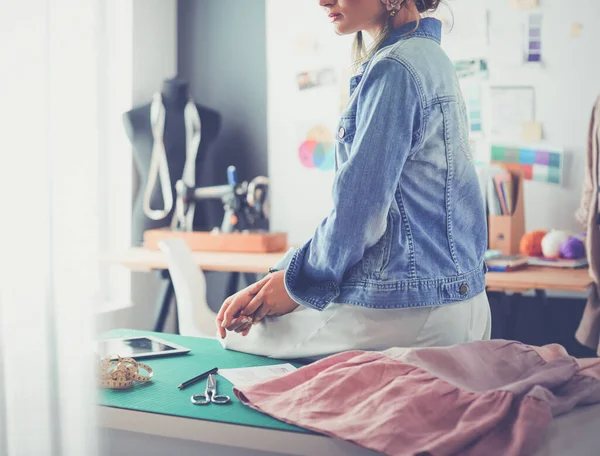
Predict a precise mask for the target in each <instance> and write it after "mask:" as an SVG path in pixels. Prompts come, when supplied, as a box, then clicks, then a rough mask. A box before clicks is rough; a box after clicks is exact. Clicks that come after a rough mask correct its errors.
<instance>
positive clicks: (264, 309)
mask: <svg viewBox="0 0 600 456" xmlns="http://www.w3.org/2000/svg"><path fill="white" fill-rule="evenodd" d="M270 312H271V306H269V305H268V304H266V303H263V305H262V306H260V307H259V308H258V310H257V311H256V312H255V313H254V324H258V323H259V322H260V321H261V320H262V319H263V318H265V317H266V316H267V315H269V313H270Z"/></svg>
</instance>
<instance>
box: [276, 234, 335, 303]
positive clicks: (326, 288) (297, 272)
mask: <svg viewBox="0 0 600 456" xmlns="http://www.w3.org/2000/svg"><path fill="white" fill-rule="evenodd" d="M309 245H310V243H308V244H306V245H304V246H303V247H302V248H300V249H298V250H296V252H295V253H294V255H293V257H292V259H291V261H290V263H289V265H288V267H287V269H286V272H285V280H284V284H285V289H286V291H287V292H288V294H289V295H290V298H292V299H293V300H294V301H295V302H296V303H297V304H299V305H301V306H304V307H308V308H310V309H315V310H323V309H325V307H327V306H328V305H329V304H330V303H331V301H333V300H334V299H335V298H336V297H337V296H339V295H340V288H339V286H338V285H337V284H336V283H335V282H331V281H330V282H321V283H315V282H314V281H312V280H310V279H309V278H308V277H306V275H305V274H303V273H302V272H303V271H302V269H303V268H302V266H303V263H304V258H305V256H306V253H307V252H308V248H309Z"/></svg>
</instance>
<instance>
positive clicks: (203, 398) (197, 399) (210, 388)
mask: <svg viewBox="0 0 600 456" xmlns="http://www.w3.org/2000/svg"><path fill="white" fill-rule="evenodd" d="M190 401H192V404H196V405H208V404H210V403H211V402H212V403H213V404H218V405H224V404H228V403H229V402H230V401H231V398H230V397H229V396H224V395H219V394H217V377H216V376H215V374H210V375H209V376H208V380H207V381H206V390H205V391H204V394H196V395H194V396H192V397H191V398H190Z"/></svg>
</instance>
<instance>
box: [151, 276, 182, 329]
mask: <svg viewBox="0 0 600 456" xmlns="http://www.w3.org/2000/svg"><path fill="white" fill-rule="evenodd" d="M160 276H161V279H162V280H163V284H162V290H161V292H160V293H159V295H158V315H157V317H156V320H155V323H154V332H163V331H164V329H165V322H166V321H167V316H168V315H169V307H171V300H172V299H173V282H172V281H171V276H170V275H169V272H168V271H167V270H163V271H160ZM177 320H178V319H177V318H175V322H176V323H175V324H176V329H177V333H178V334H179V325H178V324H177Z"/></svg>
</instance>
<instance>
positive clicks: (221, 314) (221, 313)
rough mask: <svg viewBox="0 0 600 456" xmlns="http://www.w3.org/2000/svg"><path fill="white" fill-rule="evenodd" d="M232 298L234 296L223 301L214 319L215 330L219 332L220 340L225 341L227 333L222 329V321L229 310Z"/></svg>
mask: <svg viewBox="0 0 600 456" xmlns="http://www.w3.org/2000/svg"><path fill="white" fill-rule="evenodd" d="M233 297H234V296H230V297H229V298H227V299H226V300H225V302H223V305H221V308H220V309H219V313H218V314H217V318H216V319H215V324H216V325H217V329H218V330H219V336H220V337H221V339H225V336H226V335H227V332H226V331H225V328H224V327H223V319H224V318H225V311H226V310H227V309H228V308H229V306H230V305H231V302H232V301H233Z"/></svg>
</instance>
